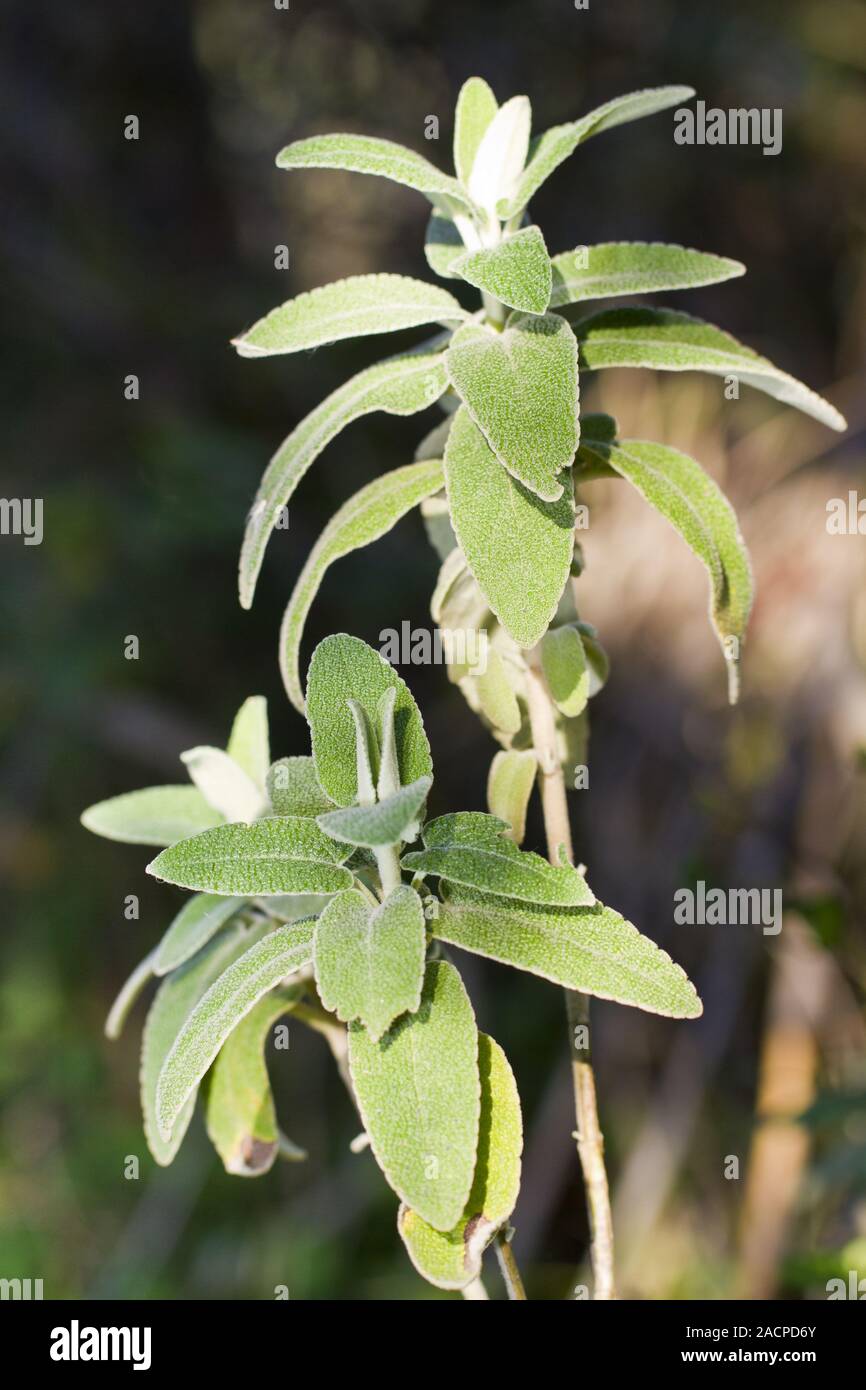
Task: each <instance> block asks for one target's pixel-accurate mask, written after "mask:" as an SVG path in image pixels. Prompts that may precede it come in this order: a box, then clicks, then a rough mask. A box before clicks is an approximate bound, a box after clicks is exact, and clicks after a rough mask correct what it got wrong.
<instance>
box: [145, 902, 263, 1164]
mask: <svg viewBox="0 0 866 1390" xmlns="http://www.w3.org/2000/svg"><path fill="white" fill-rule="evenodd" d="M263 930H264V928H262V927H259V928H254V929H253V931H252V932H247V931H245V930H244V928H243V925H242V924H241V923H240V922H233V923H232V924H231V926H229V927H228V928H227V929H226V931H224V932H223V933H222V934H221V935H220V936H217V937H214V938H213V940H211V941H209V942H208V944H207V945H206V946H205V947H204V949H203V950H201V951H200V952H199V953H198V954H197V955H196V956H195V958H194V959H192V960H189V961H187V962H186V964H185V965H182V966H181V967H180V969H179V970H174V971H172V973H171V974H170V975H166V977H165V979H164V980H163V981H162V983H161V984H160V987H159V989H158V990H157V992H156V994H155V995H154V999H153V1003H152V1004H151V1006H150V1010H149V1012H148V1015H147V1020H146V1022H145V1025H144V1033H143V1035H142V1040H141V1072H140V1078H139V1080H140V1086H141V1109H142V1115H143V1117H144V1133H145V1138H146V1139H147V1146H148V1148H149V1149H150V1152H151V1153H152V1154H153V1157H154V1158H155V1159H156V1161H157V1163H159V1164H160V1165H161V1166H162V1167H165V1166H167V1165H168V1164H169V1163H171V1161H172V1159H173V1158H174V1156H175V1154H176V1153H177V1151H178V1149H179V1148H180V1146H181V1142H182V1140H183V1137H184V1135H185V1133H186V1131H187V1128H188V1126H189V1122H190V1120H191V1118H192V1112H193V1109H194V1108H195V1088H193V1089H192V1091H191V1092H190V1094H189V1095H188V1097H187V1098H186V1100H185V1101H184V1104H183V1105H182V1106H181V1107H180V1109H179V1110H178V1114H177V1117H176V1119H175V1120H174V1122H173V1125H172V1130H171V1136H170V1138H168V1139H166V1138H163V1136H162V1135H161V1134H160V1132H159V1128H158V1126H157V1123H156V1083H157V1081H158V1079H159V1073H160V1072H161V1070H162V1067H163V1063H164V1062H165V1059H166V1057H167V1056H168V1054H169V1052H170V1051H171V1049H172V1046H173V1045H174V1041H175V1038H176V1037H177V1035H178V1033H179V1032H180V1031H181V1029H182V1027H183V1025H184V1023H185V1022H186V1020H187V1019H188V1018H189V1015H190V1014H191V1013H192V1011H193V1009H194V1008H195V1006H196V1004H197V1003H198V1001H199V1000H200V999H201V997H202V995H203V994H205V993H206V991H207V990H208V989H210V986H211V985H212V984H213V982H214V980H215V979H217V977H218V976H219V975H221V974H222V972H223V970H225V969H226V968H227V967H228V966H229V965H230V964H231V963H232V961H234V960H236V959H237V957H238V956H240V955H241V954H242V953H243V952H244V951H246V950H247V949H248V947H249V946H250V945H251V943H252V942H253V941H255V940H256V939H257V935H258V936H260V935H261V933H262V931H263Z"/></svg>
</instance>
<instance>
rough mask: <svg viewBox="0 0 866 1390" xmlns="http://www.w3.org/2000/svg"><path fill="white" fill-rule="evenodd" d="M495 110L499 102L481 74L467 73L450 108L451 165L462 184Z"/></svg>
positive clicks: (467, 178) (466, 180) (464, 184)
mask: <svg viewBox="0 0 866 1390" xmlns="http://www.w3.org/2000/svg"><path fill="white" fill-rule="evenodd" d="M498 110H499V103H498V102H497V100H496V97H495V96H494V95H493V91H492V89H491V88H490V87H489V86H488V84H487V83H486V82H485V81H484V78H483V77H470V78H468V79H467V80H466V81H465V82H464V83H463V86H462V87H461V88H460V94H459V96H458V97H457V106H456V108H455V111H454V168H455V169H456V171H457V177H458V179H459V180H460V182H461V183H462V184H463V186H464V187H465V186H466V185H467V184H468V183H469V179H470V177H471V175H472V166H473V165H474V163H475V156H476V154H477V153H478V146H479V145H480V144H481V141H482V139H483V138H484V133H485V131H486V130H487V128H488V126H489V125H490V122H491V121H492V120H493V117H494V116H495V115H496V112H497V111H498Z"/></svg>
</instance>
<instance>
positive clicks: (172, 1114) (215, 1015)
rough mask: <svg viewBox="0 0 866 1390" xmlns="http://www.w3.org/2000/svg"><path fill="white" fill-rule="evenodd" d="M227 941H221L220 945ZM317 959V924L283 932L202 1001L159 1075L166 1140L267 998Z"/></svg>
mask: <svg viewBox="0 0 866 1390" xmlns="http://www.w3.org/2000/svg"><path fill="white" fill-rule="evenodd" d="M222 939H223V938H222V937H217V942H219V941H221V940H222ZM312 958H313V924H312V922H294V923H292V925H291V926H286V927H277V928H276V929H275V930H274V931H272V932H268V934H267V935H266V936H263V937H262V939H261V940H260V941H259V942H257V943H256V945H255V946H251V947H250V949H249V950H248V951H245V952H244V954H243V955H242V956H240V958H239V959H237V960H235V962H234V964H232V965H230V966H229V967H228V969H226V970H224V971H223V972H222V974H221V975H220V976H219V978H218V979H217V980H215V981H214V983H213V984H212V985H211V986H210V988H209V989H208V991H207V993H206V994H205V995H204V996H203V997H202V998H201V999H199V1001H198V1003H197V1004H196V1006H195V1008H194V1009H193V1010H192V1012H191V1013H190V1014H189V1015H188V1017H187V1018H186V1019H185V1021H184V1023H183V1026H182V1027H181V1029H180V1031H179V1032H178V1034H177V1037H176V1039H175V1041H174V1044H173V1046H172V1048H171V1051H170V1052H169V1054H168V1056H167V1057H166V1059H165V1062H164V1063H163V1066H162V1070H161V1071H160V1073H159V1080H158V1082H157V1087H156V1120H157V1126H158V1129H159V1132H160V1134H161V1135H162V1136H163V1138H165V1137H166V1136H167V1135H169V1134H170V1133H171V1130H172V1127H173V1126H174V1124H175V1122H176V1120H177V1117H178V1115H179V1114H180V1113H181V1112H182V1111H183V1109H184V1106H185V1105H186V1103H187V1101H188V1099H189V1097H190V1096H191V1095H192V1094H193V1092H194V1091H195V1089H196V1087H197V1086H198V1083H199V1082H200V1081H201V1079H202V1077H203V1076H204V1074H205V1072H206V1071H207V1069H208V1067H209V1066H210V1064H211V1062H212V1061H213V1059H214V1057H216V1055H217V1053H218V1052H219V1050H220V1048H221V1047H222V1045H223V1043H224V1042H225V1040H226V1038H227V1037H228V1036H229V1034H230V1033H231V1032H233V1030H234V1029H235V1028H237V1026H238V1024H239V1023H240V1022H241V1020H242V1019H243V1018H245V1017H246V1015H247V1014H248V1013H249V1011H250V1009H252V1008H253V1006H254V1005H255V1004H257V1003H258V1001H259V1000H260V999H261V998H262V996H263V995H265V994H267V993H268V991H269V990H272V989H274V988H275V986H276V985H278V984H280V983H281V982H282V981H283V980H284V979H285V978H286V977H287V976H289V975H294V974H296V973H297V971H299V970H303V969H304V968H305V967H306V966H308V965H309V964H310V962H311V961H312ZM198 959H199V957H197V958H196V960H198ZM193 964H194V962H193ZM184 968H185V969H188V968H189V967H188V966H187V967H184ZM174 978H175V977H174V976H169V979H174Z"/></svg>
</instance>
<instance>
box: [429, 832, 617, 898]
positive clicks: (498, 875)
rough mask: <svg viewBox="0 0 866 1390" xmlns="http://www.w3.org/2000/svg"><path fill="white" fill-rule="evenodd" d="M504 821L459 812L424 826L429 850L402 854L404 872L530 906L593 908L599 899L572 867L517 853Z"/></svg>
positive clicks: (529, 854)
mask: <svg viewBox="0 0 866 1390" xmlns="http://www.w3.org/2000/svg"><path fill="white" fill-rule="evenodd" d="M508 828H509V827H508V825H507V824H506V822H505V821H501V820H498V819H497V818H496V816H488V815H485V814H484V812H483V811H457V812H454V813H453V814H452V815H449V816H439V817H438V819H437V820H431V821H428V822H427V824H426V825H425V826H424V830H423V832H422V838H423V840H424V845H425V848H424V849H423V850H416V851H414V852H413V853H411V854H404V856H403V861H402V862H403V867H404V868H406V869H411V870H412V871H413V872H414V873H423V874H433V875H438V876H439V877H441V878H444V879H447V880H448V881H449V882H450V883H462V884H465V885H466V886H467V887H471V888H480V889H484V890H485V891H486V892H488V893H497V894H501V895H503V896H506V897H511V898H519V899H520V900H521V901H523V902H529V903H557V904H560V905H566V904H568V905H577V904H590V903H594V902H595V897H594V896H593V894H592V892H591V891H590V888H589V885H588V883H587V881H586V879H585V878H584V877H583V874H580V873H578V871H577V869H574V868H572V866H571V865H570V864H557V865H554V864H549V863H548V862H547V860H546V859H542V857H541V855H540V854H531V853H528V852H527V851H526V850H521V849H518V848H517V846H516V845H515V843H514V841H513V840H510V839H508V837H507V835H506V834H505V832H506V831H507V830H508Z"/></svg>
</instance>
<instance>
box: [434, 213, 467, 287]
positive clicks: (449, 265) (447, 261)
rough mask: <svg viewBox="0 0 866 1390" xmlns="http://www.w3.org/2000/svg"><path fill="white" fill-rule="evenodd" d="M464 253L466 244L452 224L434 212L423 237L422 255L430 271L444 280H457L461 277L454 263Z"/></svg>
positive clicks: (448, 219)
mask: <svg viewBox="0 0 866 1390" xmlns="http://www.w3.org/2000/svg"><path fill="white" fill-rule="evenodd" d="M465 251H466V243H465V242H464V240H463V238H462V236H461V235H460V233H459V231H458V230H457V228H456V227H455V225H454V223H453V222H452V221H451V220H450V218H448V217H440V216H439V215H438V213H435V212H434V213H433V214H432V216H431V218H430V221H429V222H428V223H427V231H426V234H425V236H424V255H425V256H426V258H427V264H428V265H429V267H430V269H431V270H432V271H435V273H436V274H437V275H441V276H442V277H443V278H444V279H446V280H459V279H460V278H461V276H460V275H459V273H458V272H457V271H456V270H455V269H454V263H455V261H459V260H460V258H461V257H462V256H463V254H464V252H465Z"/></svg>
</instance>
